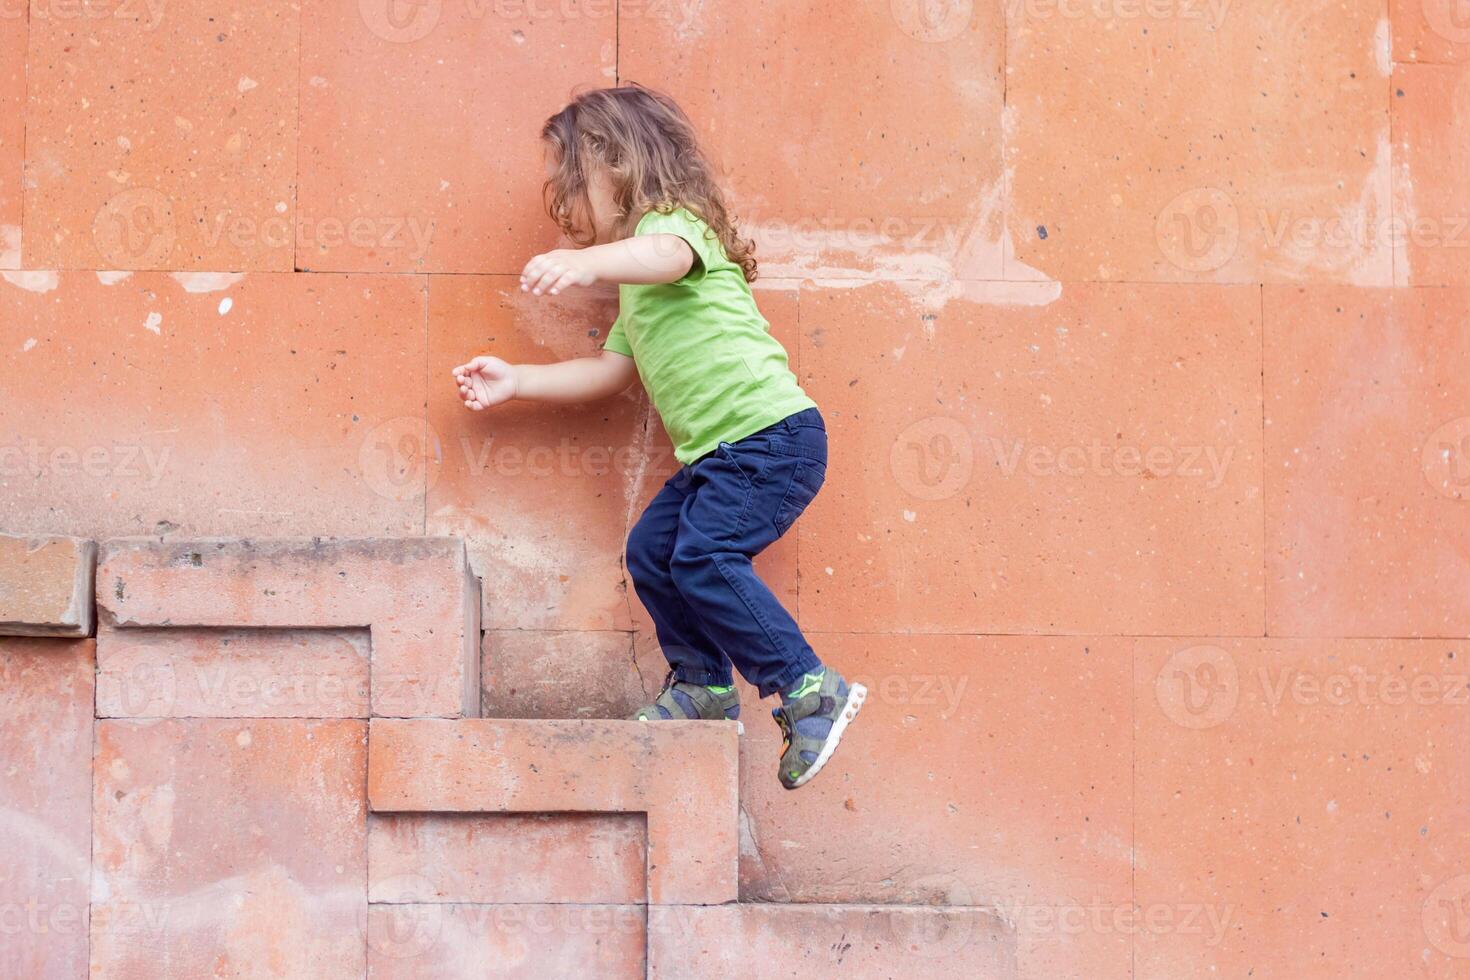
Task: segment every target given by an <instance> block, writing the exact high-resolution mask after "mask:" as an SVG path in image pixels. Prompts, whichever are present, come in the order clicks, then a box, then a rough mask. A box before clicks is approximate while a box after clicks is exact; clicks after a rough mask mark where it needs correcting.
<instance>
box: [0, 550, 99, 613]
mask: <svg viewBox="0 0 1470 980" xmlns="http://www.w3.org/2000/svg"><path fill="white" fill-rule="evenodd" d="M96 563H97V544H96V542H94V541H86V540H83V539H81V538H66V537H20V536H16V535H10V534H0V635H8V636H87V635H88V634H90V633H91V632H92V624H93V622H94V620H95V611H94V610H95V606H94V605H93V600H92V577H93V575H94V573H95V572H96Z"/></svg>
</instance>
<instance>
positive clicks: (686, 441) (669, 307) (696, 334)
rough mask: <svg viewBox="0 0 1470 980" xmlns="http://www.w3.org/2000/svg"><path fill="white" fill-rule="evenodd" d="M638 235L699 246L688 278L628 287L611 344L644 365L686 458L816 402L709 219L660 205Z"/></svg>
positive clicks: (678, 452) (646, 380) (679, 453)
mask: <svg viewBox="0 0 1470 980" xmlns="http://www.w3.org/2000/svg"><path fill="white" fill-rule="evenodd" d="M633 234H634V235H677V236H679V237H680V238H682V239H684V240H685V241H686V242H688V243H689V247H690V248H692V249H693V250H694V264H693V265H692V266H690V268H689V272H688V273H687V274H686V275H685V276H684V278H683V279H680V280H678V281H677V282H671V283H667V284H660V285H654V286H631V285H626V284H625V285H623V286H621V287H620V288H619V290H618V299H619V307H620V308H619V311H618V318H617V321H616V322H615V323H613V325H612V329H611V330H610V331H608V335H607V343H606V344H604V345H603V346H604V347H605V348H606V349H607V350H610V351H615V352H616V353H619V354H626V355H627V356H629V357H631V358H633V360H634V361H635V362H636V363H637V365H638V375H639V377H641V378H642V379H643V387H644V388H646V389H647V390H648V395H649V397H650V398H652V399H653V407H654V408H656V409H657V410H658V414H659V416H660V417H661V418H662V419H663V421H664V428H665V429H666V430H668V433H669V438H671V439H672V440H673V441H674V456H675V458H677V459H678V460H679V462H681V463H692V462H694V461H695V460H696V459H698V458H699V457H701V456H703V455H704V454H705V453H708V452H710V451H711V450H713V449H714V448H715V447H716V446H718V445H719V444H720V443H722V442H735V441H736V440H738V439H743V438H745V437H746V436H748V435H750V434H751V433H752V432H758V431H759V430H761V429H764V428H765V427H766V426H768V425H773V424H775V423H777V422H779V421H781V420H782V419H784V418H786V416H788V415H792V414H794V413H796V412H800V411H802V410H803V409H807V408H813V407H815V405H816V403H815V402H813V401H812V400H811V399H810V398H808V397H807V395H806V392H804V391H802V390H801V386H800V385H799V384H797V382H796V376H795V375H793V374H792V373H791V369H790V368H789V367H788V366H787V362H786V349H785V348H784V347H782V346H781V344H780V342H779V341H778V340H776V338H774V337H772V336H771V327H770V324H768V323H767V322H766V320H765V317H763V316H761V314H760V311H759V310H757V309H756V306H755V297H754V296H752V295H751V292H750V284H749V283H747V282H746V281H745V276H744V274H743V273H742V272H741V270H740V266H738V265H736V264H735V263H733V262H731V261H730V260H729V258H727V257H726V255H725V250H724V248H723V247H722V246H721V245H720V241H719V239H718V238H716V237H715V234H714V232H713V231H711V230H710V228H709V226H708V225H706V224H705V223H704V222H703V221H702V220H700V219H699V218H698V217H697V216H696V215H694V214H693V213H691V212H689V211H688V210H685V209H684V208H680V209H679V210H677V211H674V212H672V213H670V214H662V213H660V212H658V211H650V212H648V213H647V214H645V215H644V216H643V218H642V220H640V221H639V222H638V227H637V228H636V229H635V230H634V232H633Z"/></svg>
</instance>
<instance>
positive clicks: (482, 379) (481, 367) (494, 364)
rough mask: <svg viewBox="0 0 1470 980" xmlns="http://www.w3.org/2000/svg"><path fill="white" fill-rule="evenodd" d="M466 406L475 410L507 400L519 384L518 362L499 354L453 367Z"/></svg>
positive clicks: (514, 392) (478, 410)
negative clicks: (507, 361) (509, 360)
mask: <svg viewBox="0 0 1470 980" xmlns="http://www.w3.org/2000/svg"><path fill="white" fill-rule="evenodd" d="M453 373H454V380H455V381H456V382H457V383H458V384H459V396H460V397H461V398H463V399H464V407H465V408H468V409H471V410H473V411H476V412H480V411H484V410H485V409H487V408H492V407H494V406H496V405H499V404H501V403H502V402H508V401H510V400H511V399H512V398H514V397H515V396H516V388H517V386H518V384H519V378H518V377H517V371H516V366H515V365H514V364H507V363H506V362H505V361H502V360H501V359H500V358H498V357H490V356H488V355H486V356H484V357H477V358H475V359H474V360H472V361H470V362H469V363H468V364H461V365H460V366H459V367H457V368H455V369H454V372H453Z"/></svg>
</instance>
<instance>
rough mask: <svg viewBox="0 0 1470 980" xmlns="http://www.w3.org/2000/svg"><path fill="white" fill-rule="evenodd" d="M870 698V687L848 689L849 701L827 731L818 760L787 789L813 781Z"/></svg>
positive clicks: (858, 685)
mask: <svg viewBox="0 0 1470 980" xmlns="http://www.w3.org/2000/svg"><path fill="white" fill-rule="evenodd" d="M867 699H868V689H867V688H866V687H863V685H861V684H853V685H852V686H851V687H849V688H848V689H847V703H846V704H844V705H843V706H842V710H841V711H840V712H838V714H837V720H836V721H834V722H833V723H832V730H831V731H830V732H828V733H827V741H826V742H824V743H822V751H821V752H819V753H818V754H817V761H816V762H813V763H812V766H811V768H810V769H808V770H807V771H806V772H804V773H802V774H801V775H800V776H798V777H797V778H796V781H795V782H793V783H792V784H791V785H790V786H786V784H785V783H782V784H781V785H783V786H786V788H787V789H800V788H801V787H803V786H805V785H806V784H807V783H809V782H811V779H812V777H813V776H815V775H816V774H817V773H819V772H821V771H822V767H823V766H825V765H826V764H827V760H828V759H830V758H832V753H833V752H836V751H837V743H838V742H840V741H842V733H843V732H845V731H847V726H848V724H849V723H851V721H852V720H853V719H854V718H856V717H857V713H858V712H859V711H861V710H863V702H864V701H866V700H867Z"/></svg>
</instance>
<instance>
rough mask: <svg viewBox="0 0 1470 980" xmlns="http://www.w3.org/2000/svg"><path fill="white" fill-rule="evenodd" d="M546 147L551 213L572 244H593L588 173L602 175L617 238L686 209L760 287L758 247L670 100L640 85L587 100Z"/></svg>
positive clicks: (573, 105)
mask: <svg viewBox="0 0 1470 980" xmlns="http://www.w3.org/2000/svg"><path fill="white" fill-rule="evenodd" d="M541 139H542V140H543V141H544V142H545V143H546V145H547V148H548V150H549V151H550V154H551V160H552V161H553V165H554V170H553V171H552V174H551V176H550V177H549V178H548V179H547V181H546V185H545V188H544V196H545V199H546V211H547V213H548V214H549V215H551V220H553V221H555V222H556V223H557V226H558V227H560V228H561V229H562V231H563V232H565V233H566V235H567V237H568V238H570V239H571V240H572V241H574V242H576V243H577V244H579V245H590V244H592V239H591V238H590V237H589V234H588V233H587V232H586V231H585V230H584V229H586V228H589V227H590V226H591V223H590V222H589V221H586V220H585V216H587V215H590V214H591V201H590V199H589V197H588V194H587V181H588V175H589V169H590V168H592V167H600V168H602V169H603V170H605V171H606V173H607V174H608V176H609V178H610V180H611V183H612V189H613V201H614V203H615V204H616V205H617V209H618V220H619V226H618V232H619V237H627V236H628V235H631V234H632V233H633V229H634V227H636V225H637V224H638V221H639V219H640V218H642V217H643V215H645V214H647V213H648V212H649V211H661V212H664V213H668V212H670V211H674V210H676V209H678V208H681V207H682V208H688V209H689V210H690V211H692V212H694V213H695V214H697V215H698V216H699V217H700V218H703V219H704V222H705V224H707V225H709V227H710V230H711V231H712V232H714V234H715V237H717V238H718V239H719V241H720V245H721V246H723V247H724V250H725V254H726V255H727V256H729V258H730V261H731V262H733V263H735V264H736V265H738V266H739V267H740V269H741V271H742V272H743V273H744V274H745V279H746V281H747V282H752V281H754V280H755V277H756V261H755V243H754V242H753V241H752V240H750V239H748V238H742V237H741V236H740V233H739V230H738V228H737V227H736V223H735V219H734V217H733V216H732V215H731V214H730V211H729V208H727V207H726V205H725V198H724V195H723V194H722V193H721V191H720V188H719V186H718V184H717V183H716V182H715V178H714V171H713V168H711V167H710V164H709V160H708V159H707V158H706V157H705V155H704V152H703V150H701V149H700V146H699V140H698V137H697V136H696V134H695V132H694V125H693V123H691V122H690V121H689V117H688V116H686V115H685V114H684V111H683V110H682V109H680V108H679V106H678V104H677V103H676V102H674V100H673V99H671V98H669V97H668V96H667V95H664V94H663V93H661V92H655V91H653V90H652V89H648V88H645V87H643V86H642V85H638V84H636V83H629V84H626V85H621V86H618V87H617V88H604V89H594V90H591V91H588V92H584V93H582V94H580V95H578V96H576V97H575V98H573V99H572V101H571V102H570V103H568V104H567V106H566V107H565V108H563V109H562V110H561V111H560V112H558V113H556V114H555V115H554V116H552V117H551V118H550V119H548V120H546V125H545V126H543V127H542V129H541ZM579 219H581V220H579Z"/></svg>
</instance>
